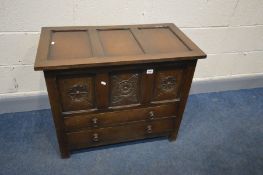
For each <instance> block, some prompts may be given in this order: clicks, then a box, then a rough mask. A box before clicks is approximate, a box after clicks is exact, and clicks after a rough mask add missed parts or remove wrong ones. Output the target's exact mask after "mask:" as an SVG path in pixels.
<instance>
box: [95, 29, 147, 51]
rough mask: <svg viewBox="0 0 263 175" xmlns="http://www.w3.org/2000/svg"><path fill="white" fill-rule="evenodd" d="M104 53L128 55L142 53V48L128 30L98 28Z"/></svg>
mask: <svg viewBox="0 0 263 175" xmlns="http://www.w3.org/2000/svg"><path fill="white" fill-rule="evenodd" d="M98 33H99V37H100V40H101V44H102V47H103V50H104V54H105V55H107V56H125V55H126V56H128V55H137V54H142V53H143V52H142V50H141V48H140V46H139V44H138V42H137V41H136V40H135V38H134V36H133V34H132V33H131V31H130V30H128V29H127V30H126V29H120V30H98Z"/></svg>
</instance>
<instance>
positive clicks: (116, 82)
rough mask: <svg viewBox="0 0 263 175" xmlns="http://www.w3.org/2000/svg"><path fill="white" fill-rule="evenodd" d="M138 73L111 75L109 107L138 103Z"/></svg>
mask: <svg viewBox="0 0 263 175" xmlns="http://www.w3.org/2000/svg"><path fill="white" fill-rule="evenodd" d="M139 79H140V74H139V73H119V74H112V75H111V98H110V103H111V106H121V105H129V104H136V103H139Z"/></svg>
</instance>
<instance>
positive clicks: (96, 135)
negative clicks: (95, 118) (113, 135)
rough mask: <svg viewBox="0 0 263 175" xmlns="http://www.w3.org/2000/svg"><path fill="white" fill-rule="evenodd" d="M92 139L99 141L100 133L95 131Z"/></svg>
mask: <svg viewBox="0 0 263 175" xmlns="http://www.w3.org/2000/svg"><path fill="white" fill-rule="evenodd" d="M92 140H93V141H94V142H98V141H99V135H98V134H97V133H94V134H93V138H92Z"/></svg>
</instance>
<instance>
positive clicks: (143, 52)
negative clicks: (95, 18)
mask: <svg viewBox="0 0 263 175" xmlns="http://www.w3.org/2000/svg"><path fill="white" fill-rule="evenodd" d="M205 57H206V54H205V53H204V52H203V51H202V50H201V49H199V48H198V47H197V46H196V45H195V44H194V43H193V42H192V41H191V40H190V39H189V38H188V37H187V36H186V35H184V33H183V32H182V31H181V30H180V29H178V28H177V27H176V26H175V25H174V24H146V25H126V26H82V27H43V28H42V30H41V35H40V40H39V45H38V51H37V56H36V61H35V67H34V68H35V70H55V69H69V68H81V67H82V68H83V67H95V66H106V65H124V64H134V63H137V64H139V63H150V62H151V63H152V62H162V61H176V60H189V59H198V58H205Z"/></svg>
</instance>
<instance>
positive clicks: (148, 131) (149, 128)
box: [146, 125, 152, 134]
mask: <svg viewBox="0 0 263 175" xmlns="http://www.w3.org/2000/svg"><path fill="white" fill-rule="evenodd" d="M146 131H147V133H148V134H150V133H152V125H148V126H147V128H146Z"/></svg>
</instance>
